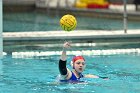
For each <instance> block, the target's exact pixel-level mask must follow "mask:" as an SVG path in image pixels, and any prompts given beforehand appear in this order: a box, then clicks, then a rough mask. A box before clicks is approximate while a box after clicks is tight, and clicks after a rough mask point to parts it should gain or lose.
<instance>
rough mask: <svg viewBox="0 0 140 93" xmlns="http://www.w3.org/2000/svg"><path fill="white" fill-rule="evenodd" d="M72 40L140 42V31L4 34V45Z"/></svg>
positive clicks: (84, 41)
mask: <svg viewBox="0 0 140 93" xmlns="http://www.w3.org/2000/svg"><path fill="white" fill-rule="evenodd" d="M62 40H71V41H73V42H79V43H90V42H139V41H140V30H128V31H127V33H124V31H123V30H116V31H103V30H75V31H71V32H65V31H36V32H4V33H3V41H4V44H6V43H7V44H17V43H20V44H23V43H24V44H25V43H33V44H34V43H43V42H44V43H54V42H58V41H62Z"/></svg>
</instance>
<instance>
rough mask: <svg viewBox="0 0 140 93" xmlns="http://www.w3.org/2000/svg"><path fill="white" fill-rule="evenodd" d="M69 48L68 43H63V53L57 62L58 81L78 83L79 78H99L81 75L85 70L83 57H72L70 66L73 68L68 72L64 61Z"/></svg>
mask: <svg viewBox="0 0 140 93" xmlns="http://www.w3.org/2000/svg"><path fill="white" fill-rule="evenodd" d="M70 47H71V44H70V43H69V42H65V43H64V45H63V51H62V55H61V57H60V60H59V71H60V74H61V77H62V79H61V80H60V81H62V82H63V81H64V82H71V81H72V82H73V81H74V82H75V81H80V78H83V77H85V78H100V77H99V76H96V75H91V74H89V75H82V72H83V71H84V69H85V66H86V62H85V59H84V57H83V56H74V57H73V59H72V61H71V66H72V67H73V70H72V71H70V70H69V69H68V68H67V67H66V61H67V55H66V50H67V49H68V48H70Z"/></svg>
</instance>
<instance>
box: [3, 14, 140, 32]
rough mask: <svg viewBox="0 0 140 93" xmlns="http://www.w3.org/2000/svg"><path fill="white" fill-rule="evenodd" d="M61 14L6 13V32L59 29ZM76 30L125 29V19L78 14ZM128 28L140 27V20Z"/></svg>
mask: <svg viewBox="0 0 140 93" xmlns="http://www.w3.org/2000/svg"><path fill="white" fill-rule="evenodd" d="M60 18H61V16H48V15H47V14H43V13H37V12H30V13H29V12H28V13H26V12H24V13H15V12H14V13H4V14H3V24H4V25H3V26H4V27H3V29H4V32H16V31H17V32H21V31H57V30H62V29H61V27H60V25H59V19H60ZM76 18H77V22H78V25H77V28H76V30H123V20H115V19H105V18H93V17H82V16H76ZM128 29H140V22H138V21H129V22H128Z"/></svg>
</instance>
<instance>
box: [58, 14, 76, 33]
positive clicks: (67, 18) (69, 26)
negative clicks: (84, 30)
mask: <svg viewBox="0 0 140 93" xmlns="http://www.w3.org/2000/svg"><path fill="white" fill-rule="evenodd" d="M60 26H61V28H62V29H63V30H65V31H72V30H74V29H75V28H76V26H77V21H76V18H75V17H74V16H73V15H70V14H67V15H64V16H63V17H62V18H61V19H60Z"/></svg>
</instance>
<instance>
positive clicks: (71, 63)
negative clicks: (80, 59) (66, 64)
mask: <svg viewBox="0 0 140 93" xmlns="http://www.w3.org/2000/svg"><path fill="white" fill-rule="evenodd" d="M70 65H71V67H72V68H73V69H74V66H73V61H71V62H70Z"/></svg>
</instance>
